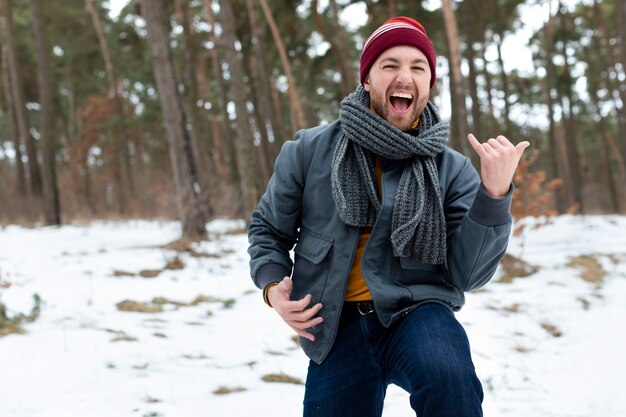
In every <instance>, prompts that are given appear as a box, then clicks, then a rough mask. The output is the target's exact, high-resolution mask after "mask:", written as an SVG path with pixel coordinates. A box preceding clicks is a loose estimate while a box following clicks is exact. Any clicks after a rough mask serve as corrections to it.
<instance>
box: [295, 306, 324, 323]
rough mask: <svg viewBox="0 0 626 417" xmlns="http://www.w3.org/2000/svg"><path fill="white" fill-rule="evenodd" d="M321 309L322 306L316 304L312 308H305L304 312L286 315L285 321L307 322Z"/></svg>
mask: <svg viewBox="0 0 626 417" xmlns="http://www.w3.org/2000/svg"><path fill="white" fill-rule="evenodd" d="M321 309H322V304H320V303H317V304H315V305H314V306H313V307H311V308H307V309H306V310H304V311H298V312H295V311H294V312H292V313H291V314H289V315H288V317H287V319H288V320H293V321H307V320H310V319H311V318H312V317H314V316H315V315H316V314H317V313H319V312H320V310H321Z"/></svg>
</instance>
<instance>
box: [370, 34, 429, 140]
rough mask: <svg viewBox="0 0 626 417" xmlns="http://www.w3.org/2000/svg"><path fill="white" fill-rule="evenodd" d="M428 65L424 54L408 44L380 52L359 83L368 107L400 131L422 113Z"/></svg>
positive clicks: (425, 99) (427, 85)
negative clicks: (368, 94) (366, 93)
mask: <svg viewBox="0 0 626 417" xmlns="http://www.w3.org/2000/svg"><path fill="white" fill-rule="evenodd" d="M430 76H431V74H430V67H429V66H428V60H427V59H426V55H424V53H423V52H422V51H420V50H419V49H417V48H415V47H412V46H405V45H402V46H394V47H392V48H389V49H387V50H386V51H385V52H383V53H382V54H381V55H380V56H379V57H378V59H376V61H375V62H374V64H373V65H372V68H371V69H370V71H369V73H368V75H367V78H366V79H365V81H364V82H363V87H364V88H365V91H367V92H369V93H370V106H371V108H372V109H373V110H374V111H375V112H376V113H377V114H378V115H379V116H381V117H383V118H384V119H385V120H387V121H388V122H389V123H391V124H392V125H394V126H395V127H397V128H398V129H400V130H402V131H406V130H408V129H409V128H410V127H411V125H412V124H413V123H414V122H415V120H417V117H418V116H419V115H420V114H422V111H423V110H424V108H425V107H426V104H427V103H428V98H429V96H430Z"/></svg>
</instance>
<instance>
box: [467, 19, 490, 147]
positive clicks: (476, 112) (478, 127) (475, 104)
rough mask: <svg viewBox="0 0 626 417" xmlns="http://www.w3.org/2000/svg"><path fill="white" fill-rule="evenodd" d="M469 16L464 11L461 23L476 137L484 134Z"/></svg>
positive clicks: (473, 127)
mask: <svg viewBox="0 0 626 417" xmlns="http://www.w3.org/2000/svg"><path fill="white" fill-rule="evenodd" d="M470 19H471V16H470V14H469V13H464V14H463V15H462V18H461V23H462V25H463V31H464V32H465V37H466V39H467V47H466V48H465V54H466V56H465V58H466V59H467V64H468V67H469V78H468V82H469V94H470V97H471V99H472V132H473V133H474V135H476V137H479V138H482V137H484V136H483V135H484V134H486V133H485V132H483V128H482V123H481V118H482V114H481V111H480V101H479V100H478V84H477V83H476V79H477V78H478V74H477V71H476V52H475V51H474V41H473V40H472V36H471V25H472V23H471V21H470Z"/></svg>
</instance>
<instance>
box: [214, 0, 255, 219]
mask: <svg viewBox="0 0 626 417" xmlns="http://www.w3.org/2000/svg"><path fill="white" fill-rule="evenodd" d="M220 6H221V7H220V17H221V23H222V30H223V34H222V36H223V38H224V58H225V59H226V62H227V63H228V71H229V72H230V77H231V79H230V81H231V84H232V85H231V93H232V96H233V101H234V102H235V109H236V112H237V127H238V129H237V135H236V139H235V144H236V146H237V156H238V158H239V160H238V165H239V169H240V172H239V176H240V178H241V190H242V192H243V199H242V202H243V208H244V210H245V212H246V213H248V212H249V211H252V210H254V208H255V207H256V206H257V204H258V202H259V198H260V197H261V195H260V189H259V183H257V179H258V177H259V172H258V169H257V160H256V158H255V152H254V148H253V146H254V144H253V142H252V141H253V135H252V129H251V127H250V121H249V115H248V107H247V99H246V97H247V96H248V94H247V92H246V90H245V85H246V83H245V80H244V72H243V66H242V64H241V60H240V58H239V56H238V54H237V49H236V47H235V42H236V40H237V37H236V33H235V27H236V21H235V16H234V14H233V9H232V0H223V1H222V2H221V3H220Z"/></svg>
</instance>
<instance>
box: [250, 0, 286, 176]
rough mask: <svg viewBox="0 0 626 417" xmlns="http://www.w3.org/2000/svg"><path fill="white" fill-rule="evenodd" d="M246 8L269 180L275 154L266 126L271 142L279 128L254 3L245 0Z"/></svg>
mask: <svg viewBox="0 0 626 417" xmlns="http://www.w3.org/2000/svg"><path fill="white" fill-rule="evenodd" d="M246 8H247V10H248V20H249V21H250V30H251V32H252V39H253V41H252V47H253V48H254V59H251V60H250V63H251V65H250V67H251V68H250V74H251V75H252V80H253V84H254V86H255V90H256V91H258V93H259V94H257V95H256V97H255V100H254V103H255V106H254V107H255V109H256V110H257V113H258V115H259V116H258V118H259V121H258V124H259V127H258V128H259V131H260V132H261V143H260V145H259V146H260V151H261V153H262V155H263V156H262V157H261V159H260V161H261V167H262V168H263V169H264V171H265V170H267V172H264V176H265V177H267V178H266V179H269V176H270V175H271V171H272V170H271V167H272V166H273V164H274V158H275V154H274V152H272V150H270V149H271V147H270V141H269V135H268V131H267V125H268V123H269V126H270V127H271V130H272V141H276V140H277V138H276V135H277V134H279V132H280V127H279V125H278V122H277V121H276V118H275V117H274V112H273V111H272V90H271V88H270V85H269V80H270V77H269V72H268V71H267V65H266V63H265V51H266V50H267V49H266V46H265V44H264V43H263V39H262V37H261V34H260V33H259V24H258V19H257V14H256V8H255V5H254V1H252V0H246Z"/></svg>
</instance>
